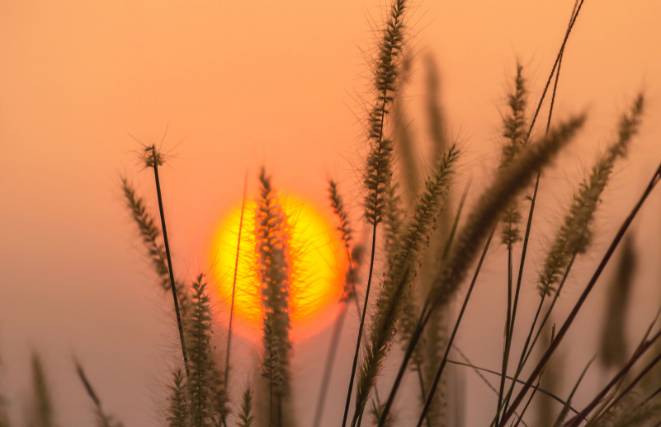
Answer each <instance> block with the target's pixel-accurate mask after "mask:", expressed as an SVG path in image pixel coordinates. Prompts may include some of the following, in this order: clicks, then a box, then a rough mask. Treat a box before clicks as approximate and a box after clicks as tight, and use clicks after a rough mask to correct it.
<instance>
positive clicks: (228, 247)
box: [211, 193, 347, 340]
mask: <svg viewBox="0 0 661 427" xmlns="http://www.w3.org/2000/svg"><path fill="white" fill-rule="evenodd" d="M277 200H278V203H279V204H280V206H281V207H282V210H283V212H284V214H285V216H286V220H287V226H288V233H289V254H288V256H289V259H290V263H291V272H290V288H289V296H290V297H289V316H290V323H291V337H292V339H293V340H300V339H304V338H307V337H309V336H311V335H315V334H316V333H318V332H320V331H321V330H323V329H324V328H325V327H326V326H327V325H328V323H329V322H330V321H331V320H332V319H333V317H334V313H335V310H336V309H337V305H338V304H337V303H338V301H339V300H340V297H341V295H342V290H343V284H344V278H345V273H346V269H347V257H346V251H345V249H344V246H343V244H342V242H341V240H340V238H339V236H338V234H337V231H336V229H335V226H334V225H332V223H331V221H330V220H329V219H328V218H327V217H326V216H325V215H324V214H323V213H322V212H321V211H320V210H318V209H317V208H316V207H315V206H314V205H313V204H312V203H310V202H308V201H306V200H304V199H302V198H299V197H296V196H292V195H289V194H282V193H280V194H279V196H278V197H277ZM256 207H257V203H256V202H255V201H254V200H248V201H246V205H245V209H244V216H243V226H242V227H241V230H242V231H241V242H240V247H239V258H238V264H237V263H236V251H237V240H238V235H239V228H240V227H239V225H240V223H241V206H240V204H239V205H238V206H235V207H234V208H233V209H232V210H231V211H230V212H229V213H228V214H227V215H226V216H225V217H224V218H223V219H222V220H221V221H220V223H219V226H218V228H217V231H216V233H215V235H214V238H213V243H212V254H211V257H212V259H211V262H212V266H213V281H214V285H215V287H216V289H217V290H218V296H219V298H220V300H221V301H222V303H223V306H224V307H225V308H227V309H229V307H230V303H231V298H232V284H233V278H234V271H235V264H236V267H237V268H236V277H237V280H236V292H235V300H234V315H235V318H234V319H235V322H236V323H235V326H236V329H235V330H236V332H237V333H239V334H240V335H243V336H244V337H246V338H248V339H251V340H256V339H259V338H260V337H261V324H262V305H261V297H260V284H259V280H258V277H257V271H256V265H255V263H256V259H257V256H256V253H255V249H256V248H255V245H256V241H255V212H256Z"/></svg>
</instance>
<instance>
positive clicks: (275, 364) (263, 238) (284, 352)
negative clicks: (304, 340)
mask: <svg viewBox="0 0 661 427" xmlns="http://www.w3.org/2000/svg"><path fill="white" fill-rule="evenodd" d="M259 181H260V197H259V200H258V204H257V212H256V216H255V228H256V229H255V237H256V241H257V247H256V248H255V249H256V252H257V257H258V261H257V267H258V277H259V281H260V284H261V286H260V289H261V296H262V305H263V307H264V331H263V345H264V361H263V376H264V378H265V379H266V381H267V387H268V395H269V405H268V407H269V410H268V412H269V413H268V419H269V425H271V426H274V427H275V426H283V425H285V422H286V420H285V416H286V414H285V413H284V406H285V404H286V402H285V400H286V399H287V397H288V395H289V393H290V379H289V353H290V349H291V342H290V339H289V328H290V325H289V312H288V298H289V296H288V295H289V294H288V293H289V271H290V266H289V257H288V244H289V242H288V230H287V218H286V217H285V214H284V212H283V211H282V208H281V207H280V205H279V204H278V200H277V196H276V195H275V192H274V190H273V187H272V186H271V179H270V177H268V176H267V175H266V172H265V171H264V170H263V169H262V171H261V173H260V176H259Z"/></svg>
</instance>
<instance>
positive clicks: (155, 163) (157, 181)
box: [151, 145, 188, 377]
mask: <svg viewBox="0 0 661 427" xmlns="http://www.w3.org/2000/svg"><path fill="white" fill-rule="evenodd" d="M151 151H152V155H153V164H152V168H153V170H154V182H155V184H156V197H157V198H158V213H159V215H160V217H161V229H162V231H163V244H164V246H165V256H166V258H167V261H168V274H169V277H170V289H171V290H172V301H173V303H174V312H175V314H176V316H177V328H178V329H179V341H180V343H181V354H182V356H183V359H184V368H185V370H186V377H188V353H187V352H186V340H185V338H184V322H183V319H182V317H181V309H180V308H179V298H178V297H177V284H176V282H175V280H174V271H173V268H172V255H171V252H170V241H169V240H168V230H167V227H166V225H165V212H164V209H163V195H162V193H161V181H160V178H159V176H158V161H157V153H156V147H155V146H153V145H152V146H151Z"/></svg>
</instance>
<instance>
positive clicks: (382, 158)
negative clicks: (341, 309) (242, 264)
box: [342, 0, 406, 427]
mask: <svg viewBox="0 0 661 427" xmlns="http://www.w3.org/2000/svg"><path fill="white" fill-rule="evenodd" d="M405 10H406V0H394V2H393V4H392V6H391V9H390V16H389V19H388V22H387V23H386V27H385V29H384V30H383V34H382V39H381V41H380V44H379V47H378V58H377V60H376V66H375V70H374V81H373V84H374V89H375V90H376V94H377V99H376V102H375V104H374V107H373V108H372V110H371V111H370V114H369V120H368V125H369V130H368V138H369V141H370V153H369V155H368V157H367V168H366V171H365V178H364V185H365V188H366V190H367V195H366V197H365V218H366V220H367V222H368V223H369V224H371V226H372V227H371V228H372V242H371V245H370V261H369V271H368V275H367V286H366V288H365V300H364V302H363V310H362V313H361V318H360V324H359V326H358V335H357V337H356V347H355V350H354V356H353V361H352V364H351V374H350V376H349V386H348V390H347V396H346V402H345V405H344V413H343V415H342V427H345V426H346V423H347V419H348V416H349V407H350V405H351V395H352V393H353V383H354V379H355V376H356V369H357V366H358V355H359V352H360V342H361V340H362V336H363V329H364V327H365V316H366V314H367V307H368V302H369V296H370V291H371V285H372V274H373V269H374V255H375V251H376V242H377V239H376V238H377V229H378V224H379V223H380V222H381V221H382V216H383V214H384V208H385V201H386V200H385V192H386V190H387V189H388V188H389V186H390V179H391V175H392V169H391V164H390V157H391V152H392V143H391V142H390V141H389V140H388V139H385V138H384V136H383V131H384V123H385V119H386V114H387V112H388V108H389V106H390V104H391V103H392V100H393V96H394V94H395V91H396V87H397V77H398V68H399V61H400V59H401V53H402V48H403V42H404V34H403V32H404V12H405Z"/></svg>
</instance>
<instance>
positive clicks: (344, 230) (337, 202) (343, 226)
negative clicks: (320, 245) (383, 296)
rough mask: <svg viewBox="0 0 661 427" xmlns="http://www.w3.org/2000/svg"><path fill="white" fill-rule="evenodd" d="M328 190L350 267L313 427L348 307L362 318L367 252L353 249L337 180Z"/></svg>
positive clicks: (317, 421) (317, 422) (320, 416)
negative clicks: (362, 278)
mask: <svg viewBox="0 0 661 427" xmlns="http://www.w3.org/2000/svg"><path fill="white" fill-rule="evenodd" d="M328 187H329V188H328V195H329V199H330V204H331V208H332V209H333V212H334V213H335V216H336V218H337V220H338V225H337V227H336V228H337V231H338V234H339V235H340V237H341V239H342V243H343V244H344V249H345V252H346V255H347V262H348V267H347V272H346V277H345V280H344V291H343V293H342V297H341V298H340V304H341V306H340V314H339V315H338V317H337V319H336V320H335V323H334V325H333V331H332V332H331V340H330V344H329V348H328V354H327V356H326V362H325V363H324V369H323V373H322V379H321V387H320V389H319V397H318V398H317V404H316V406H315V412H314V418H313V424H312V425H313V426H315V427H318V426H319V425H320V424H321V420H322V419H323V412H324V406H325V403H326V396H327V393H328V386H329V384H330V379H331V375H332V372H333V366H334V362H335V356H336V355H337V350H338V344H339V341H340V336H341V335H342V329H343V327H344V321H345V319H346V315H347V310H348V305H349V303H350V302H351V301H352V300H353V301H354V302H355V304H356V310H357V313H358V318H360V317H361V314H360V306H359V305H358V300H357V298H358V296H357V293H356V286H357V284H358V272H359V271H360V267H361V265H362V258H363V255H362V252H363V249H362V246H360V245H357V246H355V247H353V249H352V248H351V246H352V242H353V230H352V228H351V224H350V222H349V214H348V213H347V211H346V209H345V206H344V200H343V198H342V196H341V194H340V192H339V190H338V188H337V183H336V182H335V181H333V180H330V181H329V185H328Z"/></svg>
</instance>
